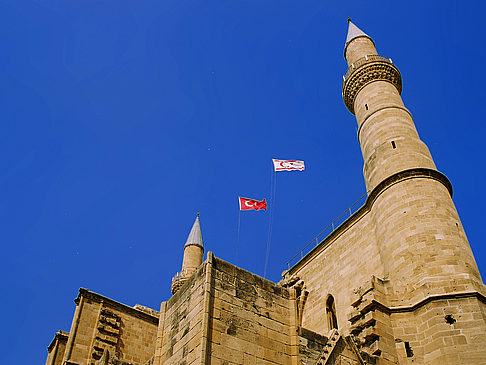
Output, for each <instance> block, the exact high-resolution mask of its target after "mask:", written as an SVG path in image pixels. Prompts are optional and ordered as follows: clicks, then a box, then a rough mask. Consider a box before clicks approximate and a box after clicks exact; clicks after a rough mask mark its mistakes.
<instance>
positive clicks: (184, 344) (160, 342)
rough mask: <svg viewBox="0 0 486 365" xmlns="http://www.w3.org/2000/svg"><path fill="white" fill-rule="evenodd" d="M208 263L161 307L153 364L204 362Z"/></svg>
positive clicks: (187, 364) (180, 364)
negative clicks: (204, 322)
mask: <svg viewBox="0 0 486 365" xmlns="http://www.w3.org/2000/svg"><path fill="white" fill-rule="evenodd" d="M205 277H206V265H202V266H200V267H199V269H198V270H197V271H196V273H195V274H194V275H193V276H192V277H191V278H189V279H188V280H187V281H186V282H185V284H184V285H183V286H182V287H181V288H180V289H179V290H178V291H177V293H176V294H174V295H173V296H172V298H170V299H169V300H168V301H167V302H163V303H162V305H161V308H160V313H161V314H160V325H159V329H158V331H157V344H156V350H155V358H154V365H162V364H164V365H170V364H178V365H189V364H194V363H199V362H200V361H201V356H202V350H201V348H202V347H201V341H202V337H203V336H202V334H203V332H202V331H203V325H202V321H203V314H204V310H205V305H204V290H205Z"/></svg>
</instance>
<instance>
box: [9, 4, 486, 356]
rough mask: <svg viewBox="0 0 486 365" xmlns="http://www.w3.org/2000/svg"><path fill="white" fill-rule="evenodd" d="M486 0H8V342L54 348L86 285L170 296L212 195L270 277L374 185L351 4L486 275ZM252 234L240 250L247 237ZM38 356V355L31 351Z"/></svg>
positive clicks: (211, 245) (232, 239)
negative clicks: (274, 169) (358, 115)
mask: <svg viewBox="0 0 486 365" xmlns="http://www.w3.org/2000/svg"><path fill="white" fill-rule="evenodd" d="M485 6H486V3H485V2H484V1H400V2H399V1H389V0H387V1H349V0H348V1H339V2H336V1H317V0H313V1H282V0H279V1H211V0H210V1H183V0H175V1H164V0H163V1H161V0H145V1H143V0H137V1H135V0H131V1H124V0H106V1H102V0H99V1H89V0H83V1H64V0H51V1H49V0H42V1H41V0H38V1H29V0H2V1H0V45H1V56H0V81H1V87H0V93H1V97H0V116H1V121H2V123H1V125H2V128H1V134H0V136H1V137H0V138H1V141H0V162H1V170H0V171H1V172H0V191H1V199H0V214H1V219H0V222H1V223H0V224H1V232H2V235H1V237H2V261H3V263H2V268H1V277H2V280H1V282H0V289H1V293H2V299H1V301H0V303H1V304H0V306H1V310H2V312H1V313H2V314H3V316H4V319H3V321H2V331H1V332H2V333H1V335H0V336H1V343H2V344H3V346H4V348H8V349H9V350H8V351H5V352H4V354H3V356H2V361H4V363H5V364H14V363H25V364H36V363H43V362H44V361H45V357H46V354H47V351H46V346H47V345H48V344H49V342H50V341H51V339H52V337H53V335H54V333H55V332H56V331H57V330H58V329H63V330H66V331H68V330H69V327H70V323H71V319H72V315H73V312H74V303H73V299H74V298H75V297H76V295H77V290H78V288H79V287H86V288H88V289H90V290H93V291H96V292H99V293H101V294H103V295H106V296H108V297H111V298H113V299H115V300H118V301H121V302H123V303H127V304H129V305H134V304H135V303H140V304H144V305H147V306H150V307H153V308H156V309H158V308H159V305H160V302H161V301H163V300H167V299H168V298H169V296H170V282H171V277H172V276H173V275H174V274H175V273H176V272H177V271H178V270H180V267H181V259H182V249H183V245H184V242H185V239H186V237H187V235H188V233H189V230H190V228H191V226H192V223H193V220H194V218H195V215H196V212H197V211H198V210H199V211H200V212H201V226H202V230H203V237H204V241H205V245H206V249H207V250H211V251H213V252H214V253H215V255H216V256H218V257H221V258H223V259H225V260H228V261H231V262H233V263H236V264H238V265H239V266H241V267H243V268H245V269H248V270H250V271H252V272H255V273H257V274H260V275H262V274H263V268H264V257H265V245H266V239H267V228H268V213H265V212H246V213H244V214H242V216H241V235H240V246H239V249H238V250H237V249H236V241H237V222H238V202H237V196H238V195H242V196H247V197H254V198H258V199H262V198H267V199H268V198H269V197H270V177H271V158H295V159H303V160H305V162H306V165H307V169H306V171H305V172H302V173H301V172H295V173H280V174H279V175H278V183H277V196H276V205H275V212H274V213H275V216H274V224H273V236H272V245H271V254H270V259H269V270H268V275H267V276H268V277H269V278H270V279H271V280H274V281H278V280H279V278H280V273H281V272H282V271H283V270H284V269H285V262H286V261H287V260H288V259H289V258H290V257H291V256H293V255H294V254H295V253H296V252H297V251H299V250H300V249H301V248H302V247H303V246H304V245H305V244H306V243H307V242H308V241H309V240H311V239H312V238H313V236H314V235H315V234H316V233H318V232H319V231H320V230H321V229H322V228H324V226H326V225H327V224H328V223H329V222H330V221H331V220H332V219H334V218H335V217H336V216H337V215H339V214H340V213H341V212H342V211H343V210H344V209H346V208H347V207H348V206H349V205H350V204H351V203H352V202H353V201H355V200H356V199H357V198H359V197H360V196H361V195H362V194H363V193H364V192H365V187H364V183H363V177H362V156H361V152H360V148H359V145H358V141H357V138H356V122H355V119H354V116H353V115H351V114H350V113H349V112H348V110H347V109H346V107H345V106H344V104H343V102H342V99H341V80H342V75H343V74H344V72H345V71H346V63H345V61H344V58H343V47H344V40H345V37H346V29H347V22H346V17H347V16H350V17H351V18H352V19H353V21H354V22H355V23H356V24H357V25H358V26H359V27H360V28H361V29H363V30H364V31H365V32H367V33H368V34H369V35H371V36H372V37H373V39H374V40H375V43H376V45H377V48H378V51H379V53H380V54H382V55H384V56H387V57H391V58H392V59H393V60H394V62H395V63H396V65H397V66H398V68H399V69H400V71H401V73H402V77H403V80H404V81H403V94H402V96H403V99H404V102H405V104H406V106H407V107H408V108H409V109H410V110H411V112H412V114H413V116H414V119H415V123H416V126H417V129H418V131H419V134H420V136H421V138H422V139H423V140H424V142H425V143H426V144H427V145H428V146H429V148H430V150H431V152H432V155H433V157H434V159H435V162H436V164H437V167H438V169H439V170H440V171H442V172H443V173H445V174H446V175H447V176H448V177H449V178H450V180H451V182H452V184H453V187H454V201H455V203H456V206H457V208H458V211H459V214H460V216H461V219H462V223H463V225H464V227H465V229H466V233H467V235H468V237H469V240H470V243H471V246H472V249H473V251H474V254H475V256H476V260H477V263H478V265H479V267H480V271H481V272H482V274H483V276H484V275H485V273H486V249H485V247H484V243H485V236H486V233H485V230H484V227H483V225H484V217H485V214H484V207H485V206H486V198H485V194H484V189H483V186H484V180H485V171H484V168H485V162H484V158H485V152H484V142H483V139H484V135H485V134H486V127H485V125H486V123H485V118H484V104H485V101H484V100H486V93H485V89H484V87H485V85H486V80H485V75H486V73H485V72H484V70H483V67H484V66H483V64H484V60H485V59H486V47H484V39H483V37H484V27H483V26H484V17H485V15H486V11H485V10H486V9H485ZM237 251H238V254H237V253H236V252H237ZM19 356H20V358H21V359H20V360H19Z"/></svg>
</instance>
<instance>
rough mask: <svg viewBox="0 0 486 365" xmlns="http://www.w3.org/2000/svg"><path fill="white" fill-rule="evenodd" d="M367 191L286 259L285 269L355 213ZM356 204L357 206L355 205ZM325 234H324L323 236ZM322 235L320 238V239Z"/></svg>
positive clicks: (300, 258)
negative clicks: (292, 255)
mask: <svg viewBox="0 0 486 365" xmlns="http://www.w3.org/2000/svg"><path fill="white" fill-rule="evenodd" d="M367 197H368V193H364V194H363V195H362V196H361V197H360V198H359V199H358V200H356V201H355V202H354V203H353V204H352V205H351V206H350V207H349V208H348V209H346V210H345V211H344V212H342V213H341V214H340V215H339V217H337V218H336V219H334V220H333V221H332V222H331V223H330V224H329V225H328V226H326V228H324V229H323V230H322V231H321V232H320V233H319V234H318V235H317V236H316V237H315V238H314V239H313V240H312V241H310V242H309V243H308V244H307V245H305V247H304V248H303V249H302V250H300V251H299V252H298V253H297V254H296V255H295V256H294V257H292V258H291V259H290V260H289V261H287V270H289V269H290V267H291V266H293V265H295V264H297V263H298V262H299V261H300V260H302V259H303V258H304V256H305V255H307V254H308V253H309V252H310V251H311V250H312V249H313V248H314V247H316V246H317V245H319V244H320V243H321V242H322V241H324V240H325V239H326V237H327V236H329V235H330V234H331V233H332V232H334V231H335V230H336V229H337V228H338V227H339V226H340V225H341V224H343V223H344V222H345V221H346V220H348V218H349V217H351V216H352V215H353V213H356V211H357V210H358V209H359V208H361V206H363V205H364V203H365V202H366V198H367ZM357 206H358V207H357ZM324 235H325V236H324ZM321 237H322V239H321Z"/></svg>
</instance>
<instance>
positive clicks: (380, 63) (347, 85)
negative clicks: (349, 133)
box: [343, 59, 402, 114]
mask: <svg viewBox="0 0 486 365" xmlns="http://www.w3.org/2000/svg"><path fill="white" fill-rule="evenodd" d="M373 81H387V82H389V83H391V84H392V85H394V86H395V87H396V88H397V90H398V92H399V93H401V92H402V76H401V75H400V71H398V68H396V67H395V65H394V64H392V63H391V62H390V61H385V60H384V59H383V60H374V59H370V61H369V62H367V63H364V64H362V65H361V66H360V67H359V68H357V69H356V70H355V71H353V72H352V73H351V74H350V76H349V77H348V78H345V81H344V82H343V100H344V104H346V107H347V108H348V109H349V111H350V112H351V113H353V114H354V100H355V98H356V95H358V92H359V91H360V90H361V89H362V88H363V87H364V86H365V85H368V84H369V83H370V82H373Z"/></svg>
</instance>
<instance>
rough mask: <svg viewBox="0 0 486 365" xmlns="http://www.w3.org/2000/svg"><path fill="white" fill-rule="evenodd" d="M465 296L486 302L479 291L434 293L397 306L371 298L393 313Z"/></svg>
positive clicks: (410, 310)
mask: <svg viewBox="0 0 486 365" xmlns="http://www.w3.org/2000/svg"><path fill="white" fill-rule="evenodd" d="M463 298H477V299H478V300H479V301H481V302H482V303H484V304H486V296H484V294H483V293H480V292H478V291H467V292H456V293H444V294H433V295H428V296H426V297H425V298H423V299H421V300H419V301H418V302H416V303H414V304H411V305H402V306H397V307H388V306H387V305H385V304H383V303H380V302H379V301H377V300H375V299H373V300H371V302H372V303H373V304H374V305H376V306H377V307H379V308H380V309H381V310H382V311H384V312H386V313H389V314H393V313H404V312H414V311H416V310H417V309H419V308H420V307H423V306H424V305H426V304H428V303H430V302H433V301H437V300H448V299H463Z"/></svg>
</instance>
